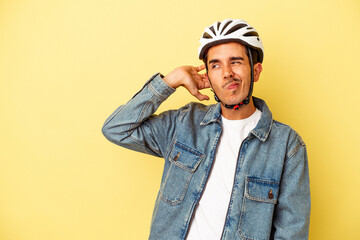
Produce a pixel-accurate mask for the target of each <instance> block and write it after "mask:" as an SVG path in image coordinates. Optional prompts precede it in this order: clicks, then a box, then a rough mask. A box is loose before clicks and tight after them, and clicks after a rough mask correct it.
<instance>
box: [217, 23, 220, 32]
mask: <svg viewBox="0 0 360 240" xmlns="http://www.w3.org/2000/svg"><path fill="white" fill-rule="evenodd" d="M220 24H221V23H220V22H217V30H218V31H219V29H220Z"/></svg>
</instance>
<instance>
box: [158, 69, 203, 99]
mask: <svg viewBox="0 0 360 240" xmlns="http://www.w3.org/2000/svg"><path fill="white" fill-rule="evenodd" d="M204 69H205V65H201V66H198V67H194V66H182V67H178V68H175V69H174V70H173V71H171V72H170V73H169V74H168V75H166V76H165V77H164V81H165V82H166V83H167V84H168V85H169V86H171V87H172V88H178V87H179V86H183V87H185V88H186V89H187V90H188V91H189V92H190V93H191V95H193V96H195V97H196V98H197V99H199V100H200V101H203V100H209V99H210V98H209V97H208V96H206V95H204V94H201V93H200V92H199V90H201V89H205V88H209V87H210V82H209V79H208V78H207V75H206V73H203V74H200V73H199V72H200V71H202V70H204Z"/></svg>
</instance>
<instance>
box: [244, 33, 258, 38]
mask: <svg viewBox="0 0 360 240" xmlns="http://www.w3.org/2000/svg"><path fill="white" fill-rule="evenodd" d="M244 36H245V37H254V36H256V37H258V36H259V34H258V33H257V32H247V33H245V34H244Z"/></svg>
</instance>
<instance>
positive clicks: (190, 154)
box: [160, 142, 204, 205]
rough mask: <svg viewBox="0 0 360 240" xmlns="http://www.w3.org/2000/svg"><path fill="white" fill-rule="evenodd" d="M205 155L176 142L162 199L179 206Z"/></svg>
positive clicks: (162, 191)
mask: <svg viewBox="0 0 360 240" xmlns="http://www.w3.org/2000/svg"><path fill="white" fill-rule="evenodd" d="M203 158H204V154H202V153H200V152H199V151H197V150H195V149H193V148H191V147H189V146H186V145H185V144H182V143H180V142H176V143H175V145H174V148H173V150H172V151H171V153H170V157H169V161H170V167H169V169H168V171H167V174H166V178H165V180H164V182H163V183H162V186H161V188H160V193H161V199H162V200H163V201H164V202H166V203H168V204H170V205H177V204H179V203H181V202H182V201H183V200H184V197H185V194H186V192H187V189H188V187H189V184H190V180H191V178H192V176H193V174H194V172H195V170H196V169H197V167H198V166H199V164H200V162H201V160H202V159H203Z"/></svg>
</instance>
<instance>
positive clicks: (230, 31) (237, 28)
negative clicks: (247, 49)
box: [225, 24, 247, 35]
mask: <svg viewBox="0 0 360 240" xmlns="http://www.w3.org/2000/svg"><path fill="white" fill-rule="evenodd" d="M246 26H247V25H246V24H238V25H236V26H233V27H232V28H230V30H229V31H227V32H226V33H225V35H228V34H231V33H233V32H235V31H237V30H239V29H241V28H243V27H246Z"/></svg>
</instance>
